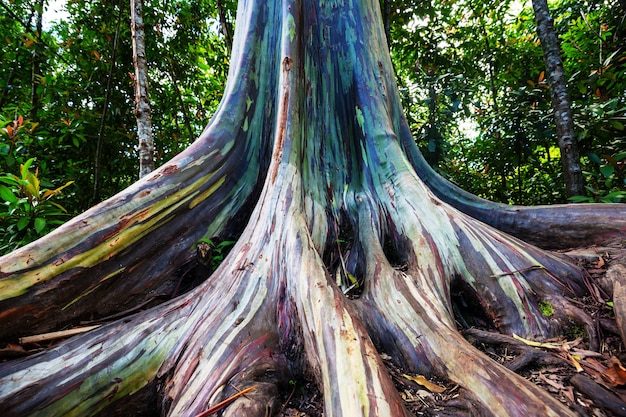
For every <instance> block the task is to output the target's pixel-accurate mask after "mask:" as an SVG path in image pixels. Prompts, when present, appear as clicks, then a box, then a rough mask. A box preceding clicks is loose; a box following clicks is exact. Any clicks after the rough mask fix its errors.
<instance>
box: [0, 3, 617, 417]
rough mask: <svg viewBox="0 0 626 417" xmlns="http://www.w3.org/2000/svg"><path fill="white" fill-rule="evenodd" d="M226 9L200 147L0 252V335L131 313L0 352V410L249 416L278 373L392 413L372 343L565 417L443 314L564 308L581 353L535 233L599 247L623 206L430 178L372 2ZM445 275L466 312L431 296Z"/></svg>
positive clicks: (496, 399)
mask: <svg viewBox="0 0 626 417" xmlns="http://www.w3.org/2000/svg"><path fill="white" fill-rule="evenodd" d="M237 16H238V20H237V27H236V33H235V37H234V44H233V51H232V59H231V70H230V74H229V80H228V84H227V87H226V91H225V94H224V99H223V101H222V103H221V105H220V108H219V110H218V112H217V113H216V114H215V117H214V118H213V119H212V121H211V122H210V124H209V125H208V127H207V128H206V130H205V131H204V133H203V134H202V135H201V136H200V138H198V140H197V141H196V142H195V143H194V144H193V145H191V146H190V147H189V149H187V150H186V151H185V152H183V153H182V154H180V155H178V156H177V157H176V158H174V159H173V160H172V161H171V162H169V163H168V164H166V165H164V166H163V167H161V168H160V169H158V170H156V171H154V172H153V173H151V174H150V175H148V176H146V177H145V178H143V179H142V180H140V181H139V182H137V183H136V184H134V185H133V186H131V187H130V188H128V189H126V190H125V191H123V192H121V193H120V194H118V195H116V196H114V197H113V198H111V199H109V200H107V201H105V202H103V203H101V204H99V205H97V206H95V207H93V208H92V209H90V210H89V211H87V212H85V213H84V214H82V215H80V216H78V217H76V218H75V219H73V220H72V221H70V222H68V223H67V224H65V225H64V226H62V227H61V228H59V229H57V230H56V231H55V232H53V233H51V234H50V235H49V236H46V237H45V238H43V239H41V240H39V241H36V242H34V243H32V244H31V245H29V246H27V247H24V248H22V249H19V250H17V251H15V252H13V253H11V254H9V255H7V256H5V257H3V258H1V264H0V274H1V275H0V277H1V280H0V299H1V301H0V320H1V322H2V326H0V337H2V338H3V340H11V339H12V338H16V337H19V336H24V335H28V334H35V333H41V332H47V331H51V330H54V329H59V328H63V327H65V326H68V325H71V324H73V323H76V322H78V321H80V320H84V319H86V318H87V319H98V318H103V317H107V316H112V315H119V313H120V312H122V311H139V310H141V307H144V306H148V305H152V308H149V309H144V310H142V311H139V312H136V313H135V314H133V315H128V316H125V317H123V318H122V319H119V320H118V321H112V322H110V323H109V324H107V325H104V326H102V327H100V328H98V329H96V330H92V331H90V332H88V333H86V334H84V335H81V336H78V337H75V338H72V339H69V340H68V341H66V342H64V343H62V344H59V345H56V346H54V347H52V348H50V349H48V350H46V351H43V352H41V353H38V354H36V355H32V356H29V357H27V358H23V359H19V360H14V361H10V362H7V363H4V364H2V366H1V367H0V408H1V413H2V415H3V416H25V415H42V416H46V415H50V416H60V415H64V416H71V415H76V416H85V415H96V414H100V415H124V414H127V415H139V414H141V413H142V412H144V413H149V412H150V413H154V412H158V413H160V414H162V415H171V416H194V415H198V414H200V413H202V412H204V411H205V410H207V409H208V408H209V407H211V406H213V405H215V404H217V403H219V402H220V401H222V400H224V399H225V398H229V397H230V396H231V395H232V394H234V393H235V392H237V390H242V389H245V388H247V387H253V389H251V390H250V391H249V392H248V394H246V395H245V396H241V397H239V398H238V399H236V400H234V401H233V402H231V403H229V405H228V406H227V407H226V408H225V410H224V411H223V415H228V416H243V415H245V416H264V415H266V413H269V414H271V413H272V412H276V411H277V405H278V404H279V402H280V393H281V390H282V389H283V387H284V386H285V384H288V381H289V380H290V379H291V378H294V377H295V376H298V375H306V376H308V377H310V378H312V379H314V380H315V381H316V382H317V384H318V386H319V389H320V391H321V392H322V394H323V399H324V415H326V416H356V415H371V416H402V415H407V411H406V409H405V407H404V405H403V401H402V399H401V397H400V396H399V394H398V393H397V391H396V389H395V387H394V385H393V383H392V381H391V379H390V376H389V374H388V372H387V370H386V368H385V366H384V364H383V362H382V360H381V354H382V353H385V354H387V355H390V356H391V357H392V358H394V359H395V360H396V361H398V362H399V363H401V364H402V365H403V366H404V367H405V368H408V369H409V370H411V371H413V372H419V373H423V374H426V375H428V376H438V377H439V378H445V379H447V380H449V381H451V382H453V383H455V384H459V385H460V386H461V387H463V393H464V396H465V398H467V399H468V400H469V402H470V403H471V404H473V407H475V408H474V411H472V412H473V413H482V414H484V415H489V414H493V415H516V416H530V415H541V416H565V415H573V412H572V411H570V410H569V409H568V408H566V407H565V406H564V405H562V404H561V403H560V402H559V401H557V400H555V399H554V398H553V397H552V396H550V395H549V394H547V393H546V392H544V391H542V390H541V389H540V388H538V387H537V386H535V385H533V384H532V383H529V382H528V381H526V380H525V379H523V378H521V377H520V376H518V375H517V374H515V373H513V372H510V371H509V370H507V369H505V368H504V367H503V366H501V365H499V364H497V363H496V362H494V361H493V360H491V359H489V358H488V357H487V356H486V355H484V354H483V353H481V352H479V351H478V350H476V349H475V348H474V347H473V346H472V345H471V344H470V343H468V342H467V341H466V340H465V339H464V338H463V337H462V335H461V334H460V333H459V331H458V330H457V324H456V321H457V320H456V319H460V318H461V317H465V319H467V318H469V316H470V315H472V314H480V315H482V316H484V317H488V318H490V319H491V320H492V321H493V323H494V325H495V326H496V327H497V328H498V329H499V330H500V331H501V332H505V333H515V334H518V335H520V336H523V337H526V338H529V339H541V338H546V337H549V336H553V335H556V334H560V333H561V332H562V331H563V329H564V326H566V325H567V324H568V323H570V322H571V321H574V322H578V323H582V324H585V325H587V326H588V329H589V335H590V336H589V338H590V342H591V344H592V345H594V344H597V337H596V335H595V331H594V329H593V325H592V322H591V321H590V320H589V318H588V317H587V316H585V313H584V312H582V311H580V310H579V309H577V308H576V307H575V306H574V305H573V304H572V303H571V302H570V300H571V298H572V297H580V296H583V295H585V294H586V291H587V290H586V287H585V284H584V273H583V271H582V270H581V269H580V268H579V267H577V266H576V265H575V264H574V263H572V262H571V261H569V260H568V259H566V258H565V257H563V256H559V255H557V254H554V253H551V252H548V251H546V250H545V249H539V248H538V246H543V247H550V248H555V247H568V246H574V245H585V244H587V245H590V244H597V243H600V242H604V243H605V244H606V243H614V244H621V242H623V239H624V238H625V237H626V211H625V210H624V209H623V206H616V205H615V206H608V205H607V206H604V205H594V206H560V207H538V208H521V207H508V206H502V205H498V204H494V203H489V202H486V201H483V200H480V199H477V198H475V197H473V196H471V195H468V194H466V193H464V192H462V191H461V190H458V189H457V188H455V187H454V186H453V185H451V184H450V183H447V182H446V181H445V180H443V179H441V178H440V177H438V176H437V175H436V174H435V173H434V172H433V171H432V170H430V169H429V168H428V166H427V165H426V164H425V162H424V160H423V159H422V157H421V156H420V154H419V152H418V151H417V149H416V147H415V144H414V142H413V139H412V138H411V136H410V132H409V128H408V126H407V124H406V121H405V119H404V117H403V114H402V109H401V106H400V103H399V97H398V93H397V89H396V85H395V83H394V75H393V70H392V65H391V62H390V58H389V54H388V51H387V47H386V41H385V36H384V31H383V26H382V24H381V16H380V10H379V5H378V1H377V0H275V1H268V0H243V1H240V3H239V9H238V15H237ZM233 235H236V236H237V237H238V238H237V242H236V244H235V245H234V247H233V249H232V251H231V252H230V254H229V255H228V256H227V257H226V259H225V260H224V262H222V264H221V265H220V266H219V268H218V269H217V270H215V271H214V272H213V273H212V274H210V275H209V274H208V273H206V275H205V276H200V277H199V278H202V283H201V284H200V285H198V286H196V287H195V288H193V289H192V290H190V291H188V292H186V293H183V294H182V295H178V296H177V297H172V295H173V294H177V293H178V292H179V290H178V289H179V288H181V287H184V286H185V285H186V284H185V281H186V280H187V277H188V275H189V274H190V273H189V272H188V271H190V270H192V269H194V268H193V266H194V265H195V264H196V263H197V262H198V256H199V255H198V253H197V248H198V242H200V241H202V240H203V238H210V239H212V240H214V241H215V240H218V239H226V238H229V237H230V236H233ZM513 236H516V237H513ZM524 240H526V241H528V242H531V243H532V244H535V245H538V246H532V245H531V244H529V243H526V242H525V241H524ZM194 270H195V271H196V272H195V275H196V276H198V275H202V274H201V272H198V271H202V270H201V269H198V268H195V269H194ZM348 284H349V286H350V287H356V286H358V289H359V291H358V292H356V293H355V294H353V296H352V297H347V296H346V294H344V291H342V289H341V287H342V286H348ZM459 289H462V293H463V294H464V295H465V297H466V298H467V299H468V300H471V301H474V303H475V308H472V309H467V310H463V309H462V308H456V309H454V310H453V303H452V297H451V293H452V292H453V291H456V292H458V291H459ZM353 290H354V289H353ZM540 303H550V304H551V305H552V307H553V309H554V314H552V315H551V316H550V317H546V316H544V315H542V314H541V312H540V308H539V304H540ZM461 304H462V303H459V306H461ZM465 321H467V320H465Z"/></svg>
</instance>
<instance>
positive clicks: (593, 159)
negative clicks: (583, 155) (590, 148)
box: [587, 152, 602, 165]
mask: <svg viewBox="0 0 626 417" xmlns="http://www.w3.org/2000/svg"><path fill="white" fill-rule="evenodd" d="M587 156H588V157H589V160H590V161H591V162H594V163H596V164H598V165H599V164H601V163H602V160H601V159H600V157H599V156H598V155H596V154H595V153H593V152H589V154H587Z"/></svg>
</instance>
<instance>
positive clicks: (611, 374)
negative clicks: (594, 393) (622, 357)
mask: <svg viewBox="0 0 626 417" xmlns="http://www.w3.org/2000/svg"><path fill="white" fill-rule="evenodd" d="M609 365H610V366H609V369H607V370H606V372H605V373H604V376H605V377H606V378H605V379H606V380H608V381H609V383H610V384H611V385H613V386H614V387H618V386H620V385H626V368H624V366H622V364H621V362H620V361H619V359H617V358H616V357H615V356H613V357H611V359H609Z"/></svg>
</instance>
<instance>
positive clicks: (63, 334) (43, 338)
mask: <svg viewBox="0 0 626 417" xmlns="http://www.w3.org/2000/svg"><path fill="white" fill-rule="evenodd" d="M100 326H101V324H97V325H95V326H85V327H75V328H73V329H69V330H61V331H58V332H50V333H42V334H36V335H33V336H26V337H20V338H19V342H20V344H21V345H27V344H29V343H40V342H49V341H51V340H58V339H65V338H67V337H70V336H76V335H77V334H82V333H86V332H88V331H89V330H93V329H96V328H98V327H100Z"/></svg>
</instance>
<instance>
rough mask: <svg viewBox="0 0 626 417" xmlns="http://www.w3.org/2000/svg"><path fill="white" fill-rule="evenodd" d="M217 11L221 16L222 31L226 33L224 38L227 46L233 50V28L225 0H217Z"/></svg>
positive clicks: (229, 49)
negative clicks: (225, 6)
mask: <svg viewBox="0 0 626 417" xmlns="http://www.w3.org/2000/svg"><path fill="white" fill-rule="evenodd" d="M217 12H218V14H219V17H220V26H221V27H222V33H223V34H224V38H225V40H226V46H227V47H228V51H229V52H230V51H232V49H233V35H232V33H233V28H232V25H231V24H230V22H229V21H228V18H227V17H226V10H225V9H224V2H223V0H217Z"/></svg>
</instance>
